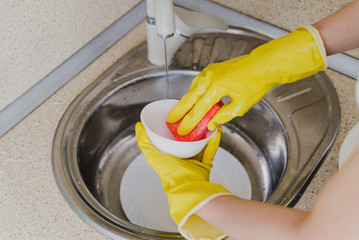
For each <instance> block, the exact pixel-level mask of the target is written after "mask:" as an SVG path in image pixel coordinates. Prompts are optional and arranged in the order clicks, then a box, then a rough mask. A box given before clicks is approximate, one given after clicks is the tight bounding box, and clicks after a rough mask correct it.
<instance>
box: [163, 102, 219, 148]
mask: <svg viewBox="0 0 359 240" xmlns="http://www.w3.org/2000/svg"><path fill="white" fill-rule="evenodd" d="M222 106H223V102H222V101H219V102H218V103H216V104H215V105H214V106H213V107H212V108H211V109H210V110H209V111H208V112H207V113H206V115H204V117H203V118H202V120H201V121H200V122H199V123H198V124H197V126H196V127H195V128H194V129H193V130H192V131H191V132H190V133H189V134H187V135H185V136H181V135H179V134H178V133H177V129H178V126H179V124H180V123H181V121H182V119H180V120H179V121H178V122H175V123H168V122H166V125H167V127H168V129H169V130H170V131H171V133H172V134H173V136H174V137H175V138H176V140H177V141H181V142H193V141H199V140H202V139H204V138H205V137H206V133H207V132H209V129H208V128H207V124H208V122H209V121H210V120H211V119H212V118H213V116H214V115H215V114H216V113H217V111H218V110H219V109H220V108H221V107H222Z"/></svg>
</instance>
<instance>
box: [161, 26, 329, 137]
mask: <svg viewBox="0 0 359 240" xmlns="http://www.w3.org/2000/svg"><path fill="white" fill-rule="evenodd" d="M327 65H328V64H327V60H326V52H325V48H324V44H323V41H322V39H321V37H320V35H319V32H318V31H317V30H316V29H315V28H314V27H312V26H300V27H298V29H297V30H296V31H294V32H292V33H290V34H287V35H285V36H283V37H281V38H278V39H275V40H272V41H270V42H268V43H266V44H263V45H261V46H259V47H258V48H256V49H254V50H253V51H252V52H251V53H250V54H248V55H244V56H241V57H238V58H234V59H231V60H228V61H225V62H221V63H214V64H210V65H208V66H207V67H206V68H204V69H203V71H202V72H201V73H200V74H198V76H197V77H195V78H194V79H193V82H192V84H191V87H190V89H189V91H188V93H187V94H186V95H184V96H183V98H182V99H181V100H180V101H179V102H178V104H177V105H176V106H175V107H174V108H173V109H172V111H171V112H170V113H169V114H168V116H167V121H168V122H169V123H174V122H177V121H178V120H180V119H181V118H182V117H183V116H185V115H186V114H187V115H186V116H185V117H184V119H183V120H182V122H181V124H180V125H179V127H178V130H177V131H178V134H180V135H186V134H188V133H189V132H190V131H192V129H193V128H194V127H195V126H196V125H197V124H198V122H199V121H200V120H201V119H202V118H203V116H204V115H205V114H206V113H207V112H208V110H209V109H210V108H211V107H212V106H213V105H214V104H215V103H217V102H218V101H219V100H220V99H221V98H222V97H224V96H229V97H230V98H231V99H232V100H231V102H229V103H227V104H225V105H224V106H223V107H222V108H221V109H220V110H219V111H218V112H217V113H216V115H215V116H214V117H213V118H212V120H211V121H210V122H209V123H208V128H209V130H214V129H215V128H216V127H217V125H218V124H223V123H226V122H229V121H230V120H231V119H233V118H234V117H236V116H243V115H244V114H245V113H246V112H247V111H248V110H249V109H250V108H251V107H252V106H253V105H254V104H256V103H257V102H259V101H260V100H261V99H262V98H263V97H264V96H265V95H266V94H267V93H268V92H269V91H270V90H271V89H272V88H273V87H275V86H277V85H278V84H282V83H290V82H294V81H297V80H299V79H302V78H305V77H308V76H310V75H313V74H315V73H316V72H318V71H320V70H323V69H325V68H326V67H327Z"/></svg>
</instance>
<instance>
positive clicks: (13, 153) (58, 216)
mask: <svg viewBox="0 0 359 240" xmlns="http://www.w3.org/2000/svg"><path fill="white" fill-rule="evenodd" d="M220 2H221V4H226V5H228V6H229V7H232V8H234V9H237V10H240V9H242V11H241V12H244V13H246V14H249V15H252V16H254V17H257V18H261V19H264V20H265V21H267V22H271V23H273V24H275V25H277V26H280V27H283V28H285V29H288V30H292V29H293V27H294V26H296V25H298V24H302V23H303V22H302V21H300V20H301V16H305V17H304V19H305V21H308V22H310V23H312V22H313V21H315V20H317V19H315V18H318V17H319V18H320V16H321V15H324V16H325V15H327V14H329V13H330V12H332V11H333V10H335V9H337V8H338V7H340V6H341V5H340V4H342V5H343V4H344V3H345V2H348V1H336V3H333V2H332V1H316V6H315V7H314V6H309V5H308V4H309V2H312V1H301V2H302V3H301V4H300V3H297V1H279V0H278V1H274V3H273V1H268V2H271V4H270V6H268V8H266V7H265V6H261V8H260V9H263V11H264V9H266V10H268V9H270V14H264V13H263V11H262V12H261V11H259V10H258V9H259V8H258V7H256V5H258V2H261V4H262V2H264V1H255V0H252V1H229V0H228V1H220ZM237 2H239V3H241V4H242V5H241V6H240V5H239V3H237ZM283 2H291V3H292V4H294V3H296V4H294V5H287V4H286V3H283ZM324 3H332V4H335V5H334V6H331V7H326V8H325V9H326V10H321V11H319V10H318V11H319V14H315V11H314V10H313V8H316V9H320V6H322V5H324ZM280 4H282V5H281V6H278V5H280ZM321 4H322V5H321ZM318 5H319V6H318ZM250 6H252V7H250ZM293 6H294V9H296V10H295V11H296V13H297V14H296V15H295V16H294V17H293ZM286 8H288V11H287V9H286ZM254 9H256V11H254ZM328 9H329V10H328ZM276 11H279V12H280V13H281V14H282V15H278V14H275V12H276ZM304 11H308V12H305V13H307V15H305V14H304V13H303V12H304ZM285 13H286V14H285ZM300 13H302V14H300ZM289 14H290V15H291V16H290V17H293V18H294V20H292V21H290V22H288V21H287V18H289ZM274 16H276V17H274ZM295 22H297V23H298V24H295ZM304 23H307V22H304ZM145 35H146V34H145V24H144V23H142V24H140V25H139V26H137V27H136V28H134V29H133V30H132V31H131V32H130V33H129V34H127V35H126V36H125V37H124V38H123V39H121V40H120V41H119V42H118V43H116V44H115V45H114V46H113V47H112V48H111V49H109V50H108V51H107V52H105V53H104V54H103V55H102V56H101V57H99V58H98V59H97V60H96V61H95V62H93V63H92V64H91V65H90V66H88V67H87V68H86V69H85V70H83V71H82V72H81V73H80V74H79V75H77V76H76V77H75V78H74V79H72V80H71V81H70V82H69V83H68V84H67V85H65V86H64V87H63V88H62V89H60V90H59V91H58V92H57V93H56V94H54V95H53V96H52V97H51V98H49V99H48V100H47V101H46V102H45V103H43V104H42V105H41V106H40V107H39V108H37V109H36V110H35V111H34V112H33V113H31V114H30V115H29V116H28V117H27V118H25V119H24V120H23V121H22V122H20V123H19V124H18V125H17V126H16V127H15V128H13V129H12V130H11V131H10V132H8V133H7V134H6V135H5V136H3V137H2V138H0V239H107V238H106V237H105V236H104V235H102V234H100V233H99V232H97V231H96V230H94V229H92V228H91V227H90V226H89V225H87V224H86V223H84V222H83V221H82V220H81V219H80V218H79V217H78V216H77V215H76V213H75V212H73V210H72V209H71V208H70V207H69V205H68V204H67V203H66V201H65V200H64V198H63V197H62V195H61V194H60V192H59V190H58V188H57V185H56V183H55V180H54V177H53V172H52V166H51V147H52V140H53V136H54V132H55V129H56V127H57V124H58V122H59V120H60V118H61V116H62V115H63V113H64V111H65V110H66V108H67V106H68V105H69V104H70V103H71V101H72V100H73V99H74V98H75V97H76V96H77V95H78V94H79V93H80V92H81V91H82V90H83V89H84V88H85V87H86V86H88V85H89V84H90V83H91V82H92V81H94V80H95V79H96V78H97V77H98V76H99V75H100V74H101V73H102V72H103V71H104V70H105V69H107V68H108V67H109V66H111V65H112V64H113V63H114V62H115V61H116V60H117V59H118V58H119V57H121V56H122V55H123V54H124V53H126V52H127V51H128V50H130V49H131V48H133V47H134V46H136V45H137V44H138V43H140V42H142V41H144V40H145ZM356 54H357V53H356V52H355V51H354V52H353V55H356ZM326 73H327V74H328V76H329V78H330V79H331V81H332V82H333V84H334V86H335V88H336V90H337V93H338V96H339V100H340V105H341V113H342V116H341V126H340V129H339V134H338V137H337V139H336V141H335V143H334V146H333V148H332V150H331V151H330V153H329V155H328V156H327V158H326V160H325V161H324V163H323V165H322V167H321V168H320V169H319V171H318V173H317V174H316V176H315V177H314V179H313V181H312V182H311V183H310V185H309V186H308V188H307V190H306V192H305V193H304V195H303V197H302V198H301V199H300V201H299V202H298V204H297V205H296V208H299V209H305V210H308V209H310V208H311V207H312V205H313V202H314V200H315V197H316V195H317V193H318V191H320V189H321V188H322V186H323V185H324V184H325V183H326V181H327V180H328V179H329V178H330V177H331V176H332V175H333V174H334V173H335V172H336V170H337V163H338V154H339V149H340V146H341V143H342V142H343V139H344V137H345V135H346V134H347V133H348V131H349V130H350V128H351V127H352V126H354V124H355V123H356V122H357V121H359V111H358V110H357V107H356V104H355V101H354V92H353V89H354V84H355V81H354V80H353V79H351V78H348V77H346V76H344V75H342V74H339V73H336V72H334V71H332V70H326Z"/></svg>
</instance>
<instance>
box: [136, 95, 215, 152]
mask: <svg viewBox="0 0 359 240" xmlns="http://www.w3.org/2000/svg"><path fill="white" fill-rule="evenodd" d="M178 101H179V100H175V99H164V100H159V101H155V102H152V103H150V104H148V105H146V106H145V107H144V108H143V109H142V111H141V115H140V118H141V122H142V124H143V125H144V126H145V129H146V133H147V135H148V137H149V138H150V140H151V142H152V143H153V145H155V147H156V148H157V149H158V150H160V151H161V152H164V153H167V154H170V155H172V156H175V157H179V158H190V157H193V156H195V155H197V154H198V153H199V152H201V151H202V149H203V148H204V147H205V146H206V144H207V142H208V141H209V139H210V138H211V137H213V136H214V134H215V133H216V132H217V129H216V130H214V131H213V132H212V133H211V134H208V135H207V137H206V138H205V139H203V140H200V141H194V142H180V141H177V140H176V139H175V137H174V136H173V134H172V133H171V132H170V130H169V129H168V128H167V125H166V118H167V115H168V113H169V112H170V111H171V109H172V108H173V107H174V106H175V105H176V104H177V103H178Z"/></svg>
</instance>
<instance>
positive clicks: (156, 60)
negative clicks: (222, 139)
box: [146, 0, 228, 65]
mask: <svg viewBox="0 0 359 240" xmlns="http://www.w3.org/2000/svg"><path fill="white" fill-rule="evenodd" d="M146 7H147V45H148V55H147V59H148V60H149V61H150V62H151V63H152V64H155V65H164V64H165V55H164V46H163V44H164V43H163V41H164V39H166V45H167V58H168V62H169V63H170V62H171V60H172V59H173V57H174V55H175V53H176V51H177V50H178V48H179V47H180V46H181V45H182V43H183V42H184V41H185V40H186V39H187V38H189V37H190V36H191V35H192V34H193V33H194V32H196V31H199V30H201V29H210V28H216V29H223V30H225V29H227V28H228V25H227V24H226V23H225V22H224V21H223V20H222V19H220V18H218V17H216V16H213V15H210V14H207V13H201V12H193V11H189V10H186V9H184V8H181V7H174V6H173V1H172V0H146Z"/></svg>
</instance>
